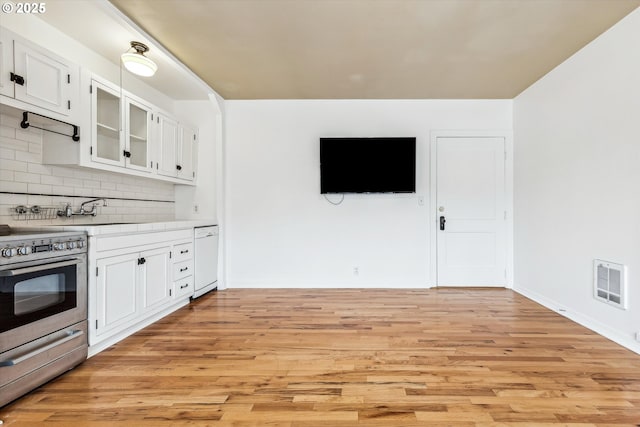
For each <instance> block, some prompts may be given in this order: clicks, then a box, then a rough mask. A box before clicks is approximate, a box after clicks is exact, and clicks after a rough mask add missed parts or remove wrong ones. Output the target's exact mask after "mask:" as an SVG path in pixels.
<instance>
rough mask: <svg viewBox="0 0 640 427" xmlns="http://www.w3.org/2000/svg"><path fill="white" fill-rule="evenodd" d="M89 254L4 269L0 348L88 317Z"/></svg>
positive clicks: (0, 283) (0, 292) (0, 288)
mask: <svg viewBox="0 0 640 427" xmlns="http://www.w3.org/2000/svg"><path fill="white" fill-rule="evenodd" d="M86 274H87V273H86V255H85V254H81V255H74V256H71V257H64V258H52V259H47V260H42V261H38V262H29V263H17V264H12V265H10V266H5V267H2V269H0V351H6V350H9V349H11V348H14V347H17V346H19V345H21V344H23V343H25V342H28V341H31V340H34V339H37V338H39V337H41V336H43V335H45V334H49V333H52V332H55V331H57V330H60V329H62V328H64V327H66V326H69V325H71V324H73V323H77V322H80V321H82V320H85V319H86V318H87V277H86Z"/></svg>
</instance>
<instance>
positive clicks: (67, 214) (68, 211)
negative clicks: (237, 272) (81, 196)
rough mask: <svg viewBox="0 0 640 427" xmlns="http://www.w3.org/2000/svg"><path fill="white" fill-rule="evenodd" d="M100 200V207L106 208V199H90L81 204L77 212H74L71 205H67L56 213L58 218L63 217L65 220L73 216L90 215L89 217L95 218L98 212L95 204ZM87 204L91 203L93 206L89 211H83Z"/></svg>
mask: <svg viewBox="0 0 640 427" xmlns="http://www.w3.org/2000/svg"><path fill="white" fill-rule="evenodd" d="M99 200H102V206H107V199H105V198H104V197H98V198H97V199H91V200H87V201H86V202H84V203H82V204H81V205H80V211H79V212H74V211H73V208H72V207H71V203H67V205H66V206H65V207H64V209H61V210H59V211H58V216H64V217H67V218H71V217H72V216H74V215H91V216H96V215H98V210H97V209H96V203H95V202H97V201H99ZM89 203H93V205H92V206H91V209H89V210H85V208H84V207H85V205H88V204H89Z"/></svg>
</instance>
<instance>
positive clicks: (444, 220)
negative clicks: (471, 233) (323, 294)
mask: <svg viewBox="0 0 640 427" xmlns="http://www.w3.org/2000/svg"><path fill="white" fill-rule="evenodd" d="M445 222H447V220H446V219H444V215H443V216H441V217H440V230H444V223H445Z"/></svg>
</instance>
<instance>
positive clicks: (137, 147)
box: [124, 97, 152, 172]
mask: <svg viewBox="0 0 640 427" xmlns="http://www.w3.org/2000/svg"><path fill="white" fill-rule="evenodd" d="M124 102H125V117H126V132H125V139H126V140H125V150H124V155H125V165H126V166H127V167H128V168H131V169H137V170H142V171H145V172H150V171H151V167H152V165H151V161H150V160H149V158H150V155H149V140H150V136H151V135H150V130H151V108H150V107H147V106H146V105H144V104H141V103H139V102H136V101H134V100H132V99H130V98H128V97H125V99H124Z"/></svg>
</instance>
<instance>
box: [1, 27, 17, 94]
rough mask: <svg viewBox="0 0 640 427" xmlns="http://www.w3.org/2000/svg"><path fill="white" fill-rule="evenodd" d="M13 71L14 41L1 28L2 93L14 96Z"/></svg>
mask: <svg viewBox="0 0 640 427" xmlns="http://www.w3.org/2000/svg"><path fill="white" fill-rule="evenodd" d="M12 72H13V41H12V40H11V39H10V38H8V37H5V32H4V31H3V30H2V29H0V95H4V96H8V97H10V98H13V97H14V96H15V90H14V88H13V86H14V83H13V82H12V81H11V73H12Z"/></svg>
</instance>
